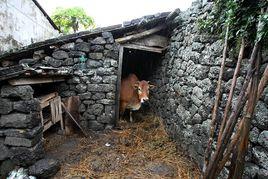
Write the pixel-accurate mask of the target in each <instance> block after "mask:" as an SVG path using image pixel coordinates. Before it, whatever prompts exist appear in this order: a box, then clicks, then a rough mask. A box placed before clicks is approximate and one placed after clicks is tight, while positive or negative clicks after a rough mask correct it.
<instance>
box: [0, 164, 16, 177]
mask: <svg viewBox="0 0 268 179" xmlns="http://www.w3.org/2000/svg"><path fill="white" fill-rule="evenodd" d="M14 168H15V164H14V162H13V161H12V160H5V161H3V162H0V178H6V177H7V176H8V174H9V172H11V171H12V170H13V169H14Z"/></svg>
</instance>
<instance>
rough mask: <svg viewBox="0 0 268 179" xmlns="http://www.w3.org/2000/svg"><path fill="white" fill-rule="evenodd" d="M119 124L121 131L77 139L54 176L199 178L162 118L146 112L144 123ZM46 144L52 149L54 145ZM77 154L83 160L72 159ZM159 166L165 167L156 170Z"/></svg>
mask: <svg viewBox="0 0 268 179" xmlns="http://www.w3.org/2000/svg"><path fill="white" fill-rule="evenodd" d="M120 127H121V128H122V130H119V131H109V132H105V133H102V134H94V135H92V137H91V138H77V140H79V141H78V145H77V146H75V147H74V149H73V150H72V151H71V152H70V153H69V154H68V156H66V160H65V162H64V163H62V167H61V170H60V171H59V172H58V174H57V175H56V176H55V178H72V177H74V176H83V177H86V178H183V179H184V178H185V179H188V178H189V179H192V178H199V174H200V173H199V171H198V169H197V167H196V166H195V165H194V164H193V163H192V162H190V160H189V159H188V158H187V157H185V156H183V155H182V154H181V153H180V152H179V151H178V150H177V149H176V145H175V143H174V142H173V141H171V140H170V139H169V137H168V135H167V133H166V132H165V130H164V126H163V124H162V123H161V122H160V119H159V118H157V117H155V116H153V115H147V116H146V117H144V121H142V122H137V123H133V124H130V123H127V122H124V121H121V123H120ZM61 142H62V141H61ZM106 143H109V144H110V145H111V146H109V147H108V146H105V144H106ZM47 146H48V147H47V150H53V145H51V144H50V145H49V144H47ZM54 147H55V145H54ZM78 156H79V158H80V160H79V161H77V162H73V161H72V160H73V158H75V157H78ZM156 166H160V168H161V167H163V166H164V168H165V169H163V168H162V169H163V171H162V172H161V171H160V172H159V171H158V172H157V171H155V170H154V168H155V167H156ZM160 170H161V169H160Z"/></svg>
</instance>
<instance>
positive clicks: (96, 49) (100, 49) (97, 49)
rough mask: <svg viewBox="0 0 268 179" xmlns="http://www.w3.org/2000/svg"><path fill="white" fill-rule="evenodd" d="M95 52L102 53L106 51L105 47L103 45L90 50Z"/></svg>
mask: <svg viewBox="0 0 268 179" xmlns="http://www.w3.org/2000/svg"><path fill="white" fill-rule="evenodd" d="M90 50H91V51H93V52H102V51H103V50H104V47H103V46H102V45H93V46H91V48H90Z"/></svg>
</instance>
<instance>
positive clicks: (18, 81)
mask: <svg viewBox="0 0 268 179" xmlns="http://www.w3.org/2000/svg"><path fill="white" fill-rule="evenodd" d="M60 81H65V78H64V77H53V78H52V77H50V78H19V79H12V80H8V83H9V84H11V85H12V86H17V85H30V84H41V83H54V82H60Z"/></svg>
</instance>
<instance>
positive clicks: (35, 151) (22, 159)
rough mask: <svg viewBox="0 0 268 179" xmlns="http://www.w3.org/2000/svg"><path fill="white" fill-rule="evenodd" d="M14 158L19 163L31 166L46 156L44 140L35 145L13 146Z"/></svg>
mask: <svg viewBox="0 0 268 179" xmlns="http://www.w3.org/2000/svg"><path fill="white" fill-rule="evenodd" d="M11 152H12V158H11V159H12V160H13V161H14V162H15V164H17V165H21V166H29V165H32V164H34V163H35V162H36V161H37V160H39V159H41V158H43V157H44V154H45V151H44V147H43V144H42V142H39V143H38V144H37V145H35V146H34V147H31V148H28V147H11Z"/></svg>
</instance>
